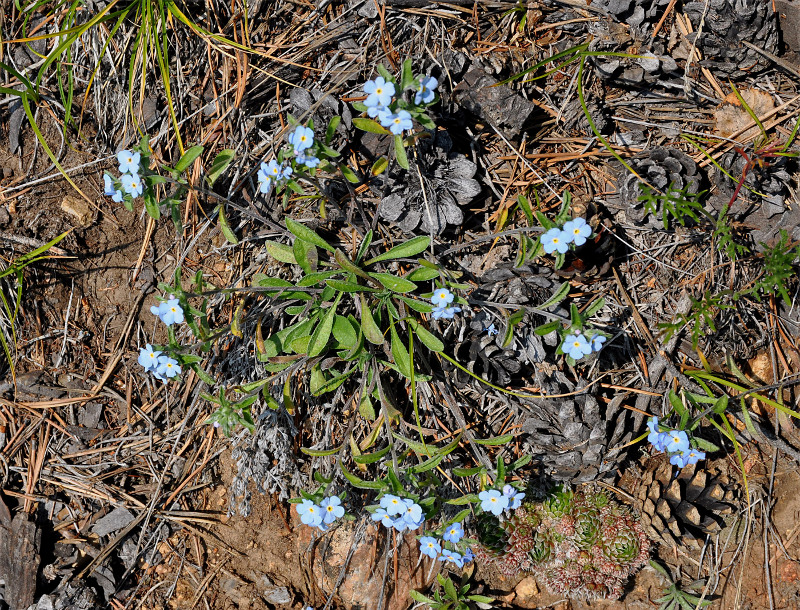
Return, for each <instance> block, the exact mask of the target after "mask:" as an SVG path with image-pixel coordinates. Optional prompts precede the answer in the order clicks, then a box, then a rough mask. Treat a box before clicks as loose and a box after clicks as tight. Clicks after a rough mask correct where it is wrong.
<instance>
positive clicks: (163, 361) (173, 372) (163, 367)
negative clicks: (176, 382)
mask: <svg viewBox="0 0 800 610" xmlns="http://www.w3.org/2000/svg"><path fill="white" fill-rule="evenodd" d="M156 371H157V372H158V374H159V375H161V377H166V378H169V379H171V378H172V377H176V376H177V375H180V374H181V367H180V365H179V364H178V361H177V360H175V359H173V358H170V357H169V356H159V357H158V366H157V367H156Z"/></svg>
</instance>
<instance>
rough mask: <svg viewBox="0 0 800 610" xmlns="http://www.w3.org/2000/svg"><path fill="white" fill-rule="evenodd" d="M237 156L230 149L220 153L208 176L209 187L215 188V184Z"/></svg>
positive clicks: (215, 158)
mask: <svg viewBox="0 0 800 610" xmlns="http://www.w3.org/2000/svg"><path fill="white" fill-rule="evenodd" d="M235 156H236V153H234V151H233V150H232V149H230V148H226V149H225V150H221V151H219V154H217V156H216V157H214V161H213V163H212V164H211V169H210V170H208V174H207V175H206V183H207V184H208V186H209V187H211V186H214V183H215V182H216V181H217V179H218V178H219V177H220V176H221V175H222V172H224V171H225V170H226V169H228V166H229V165H230V164H231V162H232V161H233V159H234V157H235Z"/></svg>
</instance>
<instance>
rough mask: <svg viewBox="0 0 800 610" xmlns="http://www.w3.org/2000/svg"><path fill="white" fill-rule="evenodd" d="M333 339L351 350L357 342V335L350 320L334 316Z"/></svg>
mask: <svg viewBox="0 0 800 610" xmlns="http://www.w3.org/2000/svg"><path fill="white" fill-rule="evenodd" d="M333 337H334V338H335V339H336V341H338V342H339V344H340V345H342V346H343V347H345V348H347V349H350V348H352V347H353V346H354V345H355V344H356V342H357V341H358V334H357V333H356V330H355V329H354V328H353V325H352V324H351V323H350V320H348V319H347V318H345V317H344V316H339V315H337V316H336V319H335V320H334V322H333Z"/></svg>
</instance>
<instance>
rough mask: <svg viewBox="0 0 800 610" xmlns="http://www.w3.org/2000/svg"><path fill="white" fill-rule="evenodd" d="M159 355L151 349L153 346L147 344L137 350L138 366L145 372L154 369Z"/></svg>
mask: <svg viewBox="0 0 800 610" xmlns="http://www.w3.org/2000/svg"><path fill="white" fill-rule="evenodd" d="M160 355H161V352H158V351H156V350H154V349H153V346H152V345H150V344H149V343H148V344H147V345H145V346H144V347H140V348H139V364H141V365H142V366H143V367H144V368H145V369H146V370H148V371H149V370H150V369H155V368H156V367H157V366H158V357H159V356H160Z"/></svg>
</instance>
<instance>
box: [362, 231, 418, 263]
mask: <svg viewBox="0 0 800 610" xmlns="http://www.w3.org/2000/svg"><path fill="white" fill-rule="evenodd" d="M430 245H431V238H430V237H428V236H427V235H420V236H419V237H414V238H412V239H409V240H408V241H407V242H405V243H402V244H399V245H397V246H395V247H394V248H392V249H390V250H387V251H386V252H384V253H383V254H379V255H378V256H376V257H375V258H371V259H369V260H368V261H367V262H365V263H364V264H365V265H371V264H373V263H377V262H379V261H386V260H394V259H397V258H409V257H411V256H414V255H416V254H419V253H420V252H424V251H425V250H427V249H428V246H430Z"/></svg>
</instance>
